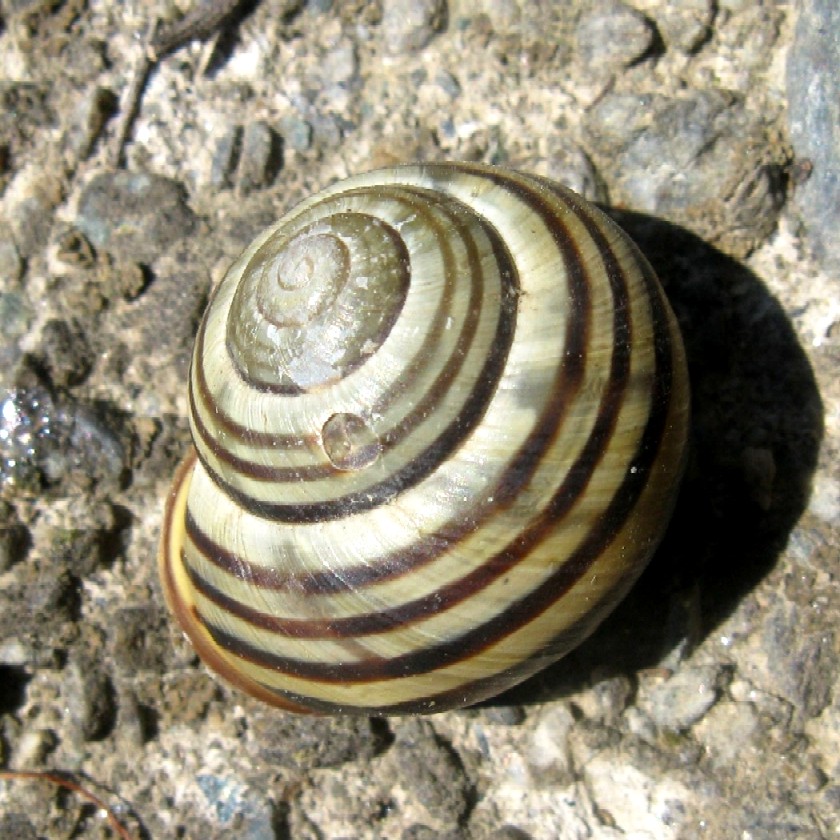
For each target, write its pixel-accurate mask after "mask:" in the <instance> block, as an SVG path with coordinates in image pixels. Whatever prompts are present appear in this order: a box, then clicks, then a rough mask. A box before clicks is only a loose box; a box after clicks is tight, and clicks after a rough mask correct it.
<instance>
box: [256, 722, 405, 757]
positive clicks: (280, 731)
mask: <svg viewBox="0 0 840 840" xmlns="http://www.w3.org/2000/svg"><path fill="white" fill-rule="evenodd" d="M250 728H251V733H252V735H253V737H254V743H255V744H256V749H257V752H258V755H259V757H260V759H261V760H262V761H265V762H267V763H268V764H269V765H272V766H276V767H291V768H294V769H298V770H306V771H309V770H312V769H314V768H316V767H340V766H341V765H342V764H346V763H347V762H349V761H358V760H360V759H362V760H364V759H366V758H367V759H369V758H371V757H372V756H374V755H376V754H377V753H378V752H380V751H381V750H382V749H383V748H384V746H385V744H386V743H387V740H388V733H387V730H386V729H385V728H384V727H383V726H382V725H381V724H379V723H377V722H376V721H374V720H372V719H370V718H363V717H361V718H356V717H343V718H338V717H337V718H326V717H300V716H297V715H278V713H277V712H275V711H273V710H265V711H263V710H260V712H257V713H255V714H253V715H252V716H251V718H250Z"/></svg>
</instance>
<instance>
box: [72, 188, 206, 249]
mask: <svg viewBox="0 0 840 840" xmlns="http://www.w3.org/2000/svg"><path fill="white" fill-rule="evenodd" d="M75 223H76V225H77V227H78V228H79V229H80V230H81V231H82V233H84V234H85V236H87V238H88V239H89V240H90V241H91V243H92V244H93V246H94V247H95V248H96V249H98V250H104V251H109V252H110V253H112V254H114V255H115V256H116V257H118V258H119V259H121V260H124V261H127V262H139V263H144V264H150V263H153V262H154V261H155V260H156V259H157V258H158V257H159V256H160V254H161V253H162V252H163V251H165V250H166V249H167V248H169V247H170V246H171V245H172V244H174V243H175V242H177V241H178V240H179V239H182V238H183V237H185V236H187V235H188V234H189V233H190V232H191V231H192V230H193V227H194V226H195V216H194V215H193V212H192V210H190V208H189V207H188V206H187V202H186V191H185V190H184V188H183V186H182V185H181V184H180V183H179V182H177V181H173V180H170V179H169V178H164V177H162V176H159V175H147V174H144V173H135V172H103V173H101V174H99V175H97V176H96V177H95V178H93V180H92V181H91V182H90V183H89V184H88V185H87V187H86V188H85V190H84V191H83V193H82V196H81V198H80V200H79V215H78V217H77V218H76V220H75Z"/></svg>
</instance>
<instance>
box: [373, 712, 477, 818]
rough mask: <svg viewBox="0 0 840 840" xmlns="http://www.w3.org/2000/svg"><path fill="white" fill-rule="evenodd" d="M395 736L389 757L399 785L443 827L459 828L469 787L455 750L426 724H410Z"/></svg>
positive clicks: (466, 805) (467, 804)
mask: <svg viewBox="0 0 840 840" xmlns="http://www.w3.org/2000/svg"><path fill="white" fill-rule="evenodd" d="M396 734H397V740H396V743H395V744H394V748H393V750H392V751H391V753H390V754H389V757H390V758H391V759H392V761H393V765H392V766H393V769H394V771H395V773H396V775H397V778H398V780H399V782H400V783H401V784H402V786H403V787H404V788H405V790H406V791H407V792H408V793H409V795H410V796H412V797H413V798H415V799H416V800H417V801H418V802H419V803H420V804H421V805H423V807H424V808H425V809H426V810H427V811H428V812H429V814H430V815H433V816H434V817H435V818H436V819H437V820H439V821H440V822H441V824H442V826H446V827H452V826H455V825H457V824H458V823H459V822H460V821H461V819H462V818H463V817H464V816H465V814H466V813H467V809H468V808H469V802H470V784H469V782H468V780H467V778H466V776H465V774H464V768H463V767H462V766H461V763H460V761H459V760H458V758H457V756H456V755H455V753H454V752H453V750H452V749H451V748H450V747H449V746H448V745H446V744H444V743H443V742H441V741H440V739H439V738H438V737H437V735H436V734H435V731H434V729H433V727H432V726H431V724H430V723H428V722H427V721H425V720H420V719H416V720H409V721H407V722H406V723H405V724H403V725H402V726H401V727H400V728H399V729H398V730H397V733H396Z"/></svg>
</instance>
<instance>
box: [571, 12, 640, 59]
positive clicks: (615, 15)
mask: <svg viewBox="0 0 840 840" xmlns="http://www.w3.org/2000/svg"><path fill="white" fill-rule="evenodd" d="M575 41H576V43H577V50H578V55H579V57H580V59H581V61H582V62H583V63H584V64H585V65H586V66H587V67H590V68H591V69H592V71H593V72H596V73H597V72H598V71H601V70H605V71H610V70H617V69H619V68H620V67H626V66H627V65H629V64H632V63H633V62H634V61H637V60H638V59H639V58H641V56H643V55H644V54H645V53H646V52H647V51H648V49H650V46H651V44H652V42H653V30H652V29H651V26H650V24H649V23H648V22H647V20H646V19H645V17H644V15H642V14H640V13H639V12H637V11H636V10H635V9H631V8H630V7H629V6H625V5H624V3H620V2H618V0H600V2H598V3H597V4H596V5H595V6H594V7H592V8H591V9H589V10H588V11H587V12H585V13H584V14H583V16H582V17H581V19H580V20H579V21H578V24H577V28H576V29H575Z"/></svg>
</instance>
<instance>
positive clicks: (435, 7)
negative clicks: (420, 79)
mask: <svg viewBox="0 0 840 840" xmlns="http://www.w3.org/2000/svg"><path fill="white" fill-rule="evenodd" d="M445 23H446V3H445V0H386V2H385V3H384V8H383V10H382V36H383V39H384V41H385V49H386V50H387V51H388V52H389V53H392V54H394V55H397V54H399V53H403V52H417V51H418V50H421V49H423V47H425V46H426V44H428V43H429V41H431V40H432V38H433V37H434V36H435V34H436V33H437V32H439V31H440V30H441V29H442V28H443V26H444V24H445Z"/></svg>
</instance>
